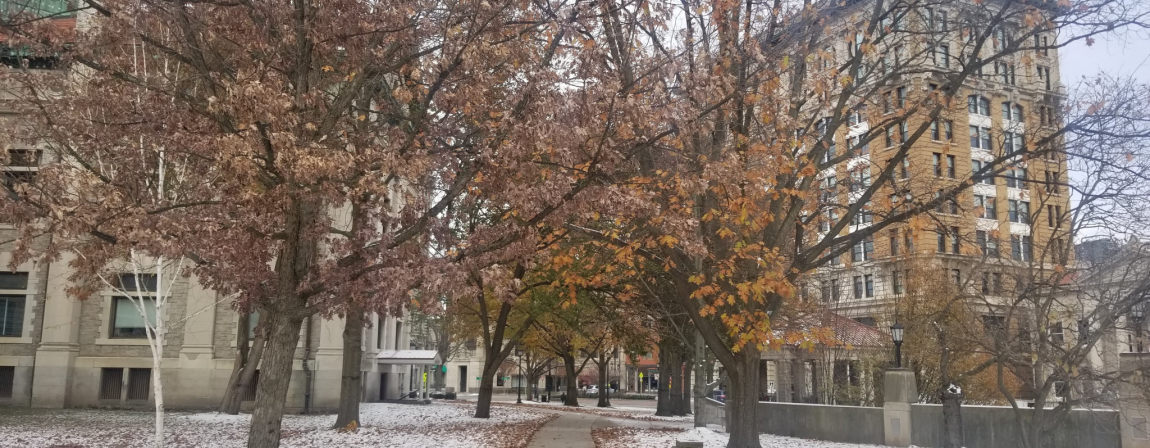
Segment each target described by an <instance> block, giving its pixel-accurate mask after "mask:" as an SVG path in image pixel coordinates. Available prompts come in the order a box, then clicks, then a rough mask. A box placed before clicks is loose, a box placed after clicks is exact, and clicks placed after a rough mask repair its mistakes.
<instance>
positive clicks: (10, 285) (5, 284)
mask: <svg viewBox="0 0 1150 448" xmlns="http://www.w3.org/2000/svg"><path fill="white" fill-rule="evenodd" d="M0 289H13V290H20V291H23V290H26V289H28V273H27V272H3V273H0Z"/></svg>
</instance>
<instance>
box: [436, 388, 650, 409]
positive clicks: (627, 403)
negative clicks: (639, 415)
mask: <svg viewBox="0 0 1150 448" xmlns="http://www.w3.org/2000/svg"><path fill="white" fill-rule="evenodd" d="M478 397H479V394H478V393H466V394H459V399H460V400H464V401H475V400H476V399H477V398H478ZM551 397H552V398H554V399H555V401H556V402H558V401H559V394H556V393H554V392H552V393H551ZM492 401H495V402H497V403H514V402H515V394H496V395H495V396H494V397H492ZM523 402H525V403H526V402H528V400H527V395H526V394H524V396H523ZM597 402H598V399H597V398H580V399H579V405H580V406H583V407H594V406H595V403H597ZM611 406H612V407H617V408H618V407H628V408H643V409H650V410H652V411H654V409H655V400H625V399H620V398H612V399H611Z"/></svg>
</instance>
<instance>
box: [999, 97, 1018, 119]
mask: <svg viewBox="0 0 1150 448" xmlns="http://www.w3.org/2000/svg"><path fill="white" fill-rule="evenodd" d="M1002 120H1003V121H1022V105H1021V104H1018V103H1011V102H1009V101H1007V102H1004V103H1002Z"/></svg>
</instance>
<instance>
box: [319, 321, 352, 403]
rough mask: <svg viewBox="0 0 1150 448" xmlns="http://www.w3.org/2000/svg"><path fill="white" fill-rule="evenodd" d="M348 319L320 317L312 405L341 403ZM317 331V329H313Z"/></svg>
mask: <svg viewBox="0 0 1150 448" xmlns="http://www.w3.org/2000/svg"><path fill="white" fill-rule="evenodd" d="M344 322H346V320H345V319H344V318H342V317H337V316H333V317H332V318H331V319H320V320H319V322H317V323H318V325H316V326H315V329H318V330H319V345H318V346H317V347H315V350H314V351H313V353H315V371H313V372H312V375H313V378H314V379H313V381H312V384H313V386H312V392H311V394H312V395H311V396H312V399H311V402H312V406H315V407H319V408H334V407H336V406H338V405H339V394H340V388H341V386H342V384H341V383H340V380H341V379H342V378H343V327H344ZM313 331H315V330H313Z"/></svg>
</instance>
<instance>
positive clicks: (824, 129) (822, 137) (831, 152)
mask: <svg viewBox="0 0 1150 448" xmlns="http://www.w3.org/2000/svg"><path fill="white" fill-rule="evenodd" d="M830 122H831V119H830V118H824V119H822V120H819V122H818V123H817V124H816V125H815V127H816V128H817V129H816V130H817V132H818V134H819V141H825V142H826V145H827V151H826V153H825V154H826V155H825V156H823V161H824V162H830V161H831V160H834V158H835V150H836V148H835V135H834V132H833V131H832V132H830V136H829V137H828V136H827V133H828V129H829V127H830Z"/></svg>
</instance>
